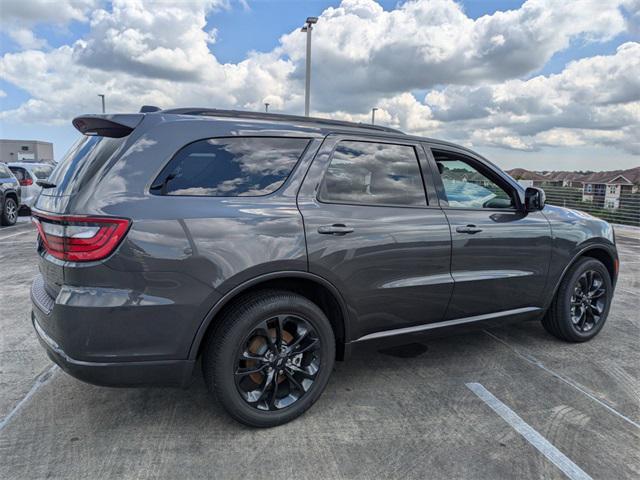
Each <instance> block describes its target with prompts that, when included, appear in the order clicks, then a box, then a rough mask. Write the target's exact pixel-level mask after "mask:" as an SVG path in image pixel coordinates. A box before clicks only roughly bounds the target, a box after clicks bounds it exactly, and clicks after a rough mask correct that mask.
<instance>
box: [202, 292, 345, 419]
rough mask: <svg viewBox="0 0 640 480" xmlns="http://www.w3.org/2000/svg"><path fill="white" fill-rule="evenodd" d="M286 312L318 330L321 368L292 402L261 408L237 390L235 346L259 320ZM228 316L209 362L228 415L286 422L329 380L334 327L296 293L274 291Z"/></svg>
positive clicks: (333, 358)
mask: <svg viewBox="0 0 640 480" xmlns="http://www.w3.org/2000/svg"><path fill="white" fill-rule="evenodd" d="M287 314H288V315H296V316H299V317H302V318H303V319H304V320H306V321H307V322H309V323H310V324H311V325H312V326H313V328H314V329H315V331H316V333H317V334H318V337H319V338H320V342H321V346H320V348H321V364H320V371H319V372H318V376H317V377H316V380H315V381H314V382H313V385H312V386H311V388H310V389H309V391H307V392H306V394H305V395H304V396H303V397H302V398H301V399H300V400H298V401H296V402H295V403H294V404H293V405H291V406H289V407H286V408H283V409H282V410H280V411H261V410H258V409H256V408H254V407H252V406H250V405H249V404H247V403H246V402H245V401H244V399H243V398H242V397H241V396H240V393H239V392H238V390H237V387H236V384H235V379H234V375H233V372H234V370H235V368H236V362H237V358H238V357H237V355H238V349H239V348H240V345H241V343H242V342H243V341H244V339H245V338H246V336H247V334H248V333H249V332H250V331H251V330H252V329H253V328H255V327H256V326H257V325H258V324H259V323H261V322H263V321H264V320H266V319H268V318H272V317H274V316H276V315H287ZM229 320H231V321H233V324H232V325H231V327H230V328H229V330H228V333H227V335H226V336H225V338H224V341H222V342H219V343H218V344H217V346H216V350H215V351H214V352H213V357H214V362H215V363H214V364H213V366H212V367H213V368H212V374H213V388H214V393H215V395H216V396H217V397H218V399H219V400H220V402H221V403H222V405H223V406H224V407H225V409H226V410H227V411H228V412H229V413H230V414H231V416H233V417H234V418H236V419H237V420H239V421H241V422H243V423H246V424H250V425H253V426H259V427H263V426H264V427H269V426H276V425H279V424H282V423H285V422H288V421H290V420H292V419H294V418H296V417H297V416H299V415H301V414H302V413H304V412H305V411H306V410H307V409H308V408H309V407H310V406H311V405H313V403H314V402H315V401H316V400H317V399H318V397H319V396H320V394H321V393H322V391H323V390H324V388H325V386H326V384H327V382H328V380H329V376H330V375H331V371H332V370H333V364H334V360H335V340H334V335H333V330H332V329H331V324H330V323H329V320H327V318H326V316H325V315H324V313H323V312H322V310H320V309H319V308H318V307H317V306H316V305H315V304H313V303H312V302H310V301H309V300H307V299H305V298H303V297H300V296H297V295H291V294H288V295H286V296H284V295H283V296H276V295H274V296H273V297H270V298H269V299H268V300H266V301H262V302H259V303H257V304H256V305H255V306H254V307H253V308H250V309H249V310H248V311H245V312H243V315H241V316H240V317H238V318H235V319H229Z"/></svg>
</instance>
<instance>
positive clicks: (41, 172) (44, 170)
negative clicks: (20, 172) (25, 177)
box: [31, 166, 53, 180]
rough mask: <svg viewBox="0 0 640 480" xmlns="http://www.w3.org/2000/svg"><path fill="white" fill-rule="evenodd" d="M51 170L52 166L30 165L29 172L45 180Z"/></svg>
mask: <svg viewBox="0 0 640 480" xmlns="http://www.w3.org/2000/svg"><path fill="white" fill-rule="evenodd" d="M52 171H53V167H45V166H42V167H32V168H31V173H33V174H34V175H35V176H36V177H38V179H39V180H45V179H47V178H49V175H51V172H52Z"/></svg>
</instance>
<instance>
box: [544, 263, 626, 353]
mask: <svg viewBox="0 0 640 480" xmlns="http://www.w3.org/2000/svg"><path fill="white" fill-rule="evenodd" d="M612 297H613V287H612V284H611V277H610V276H609V271H608V270H607V268H606V267H605V266H604V265H603V264H602V262H600V261H599V260H596V259H594V258H586V257H585V258H582V259H580V260H578V261H577V262H576V263H575V264H574V265H573V266H572V267H571V268H570V269H569V271H568V272H567V273H566V275H565V277H564V278H563V280H562V282H561V283H560V286H559V288H558V291H557V292H556V296H555V297H554V299H553V302H552V303H551V306H550V307H549V310H548V311H547V313H546V315H545V316H544V318H543V319H542V325H543V326H544V328H545V329H546V330H547V331H548V332H549V333H551V334H552V335H554V336H555V337H558V338H559V339H561V340H565V341H568V342H585V341H587V340H591V339H592V338H593V337H595V336H596V335H597V334H598V332H600V330H601V329H602V327H603V326H604V323H605V322H606V320H607V316H608V314H609V308H610V306H611V299H612Z"/></svg>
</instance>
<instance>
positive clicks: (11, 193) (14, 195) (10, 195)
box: [2, 190, 20, 207]
mask: <svg viewBox="0 0 640 480" xmlns="http://www.w3.org/2000/svg"><path fill="white" fill-rule="evenodd" d="M7 198H13V199H14V200H15V201H16V203H17V204H18V207H20V202H19V201H18V192H16V191H15V190H9V191H7V192H6V193H5V194H4V201H6V200H7ZM4 201H3V202H2V204H3V205H4Z"/></svg>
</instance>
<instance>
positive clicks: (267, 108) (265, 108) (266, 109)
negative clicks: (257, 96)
mask: <svg viewBox="0 0 640 480" xmlns="http://www.w3.org/2000/svg"><path fill="white" fill-rule="evenodd" d="M264 112H265V113H269V104H268V103H266V102H265V104H264Z"/></svg>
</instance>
